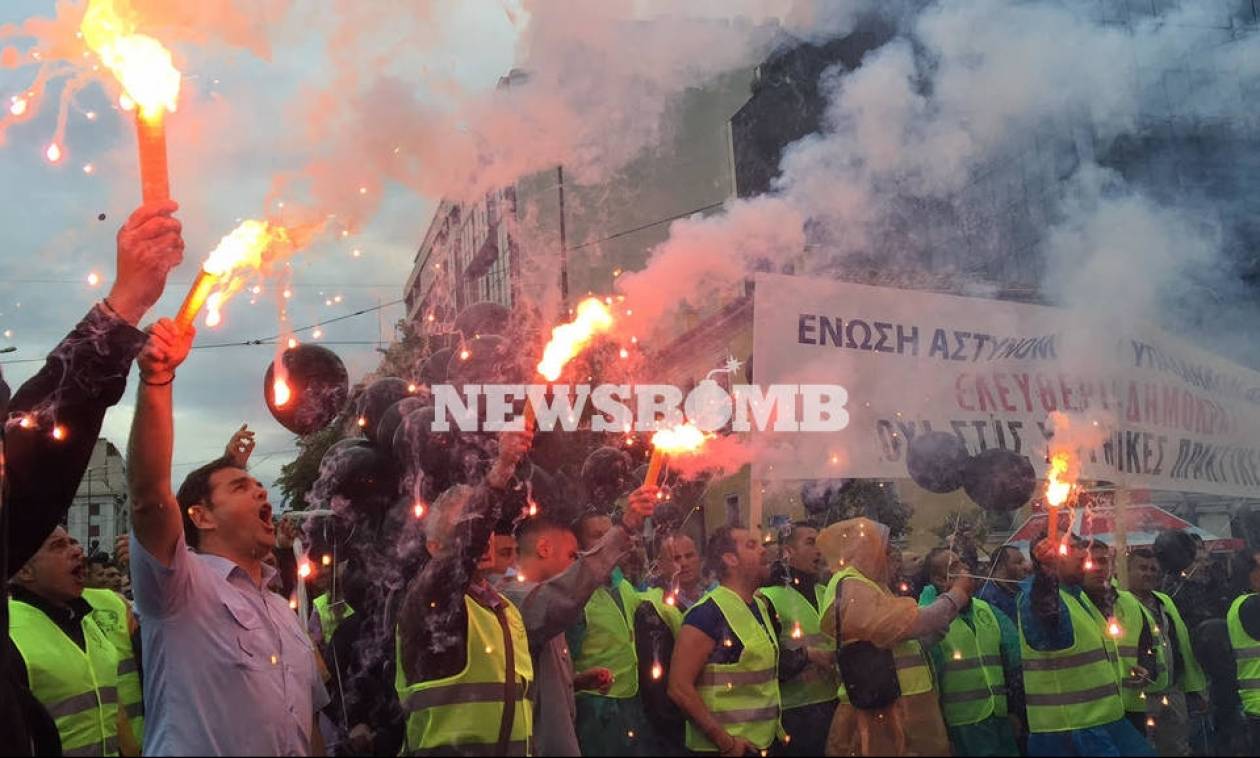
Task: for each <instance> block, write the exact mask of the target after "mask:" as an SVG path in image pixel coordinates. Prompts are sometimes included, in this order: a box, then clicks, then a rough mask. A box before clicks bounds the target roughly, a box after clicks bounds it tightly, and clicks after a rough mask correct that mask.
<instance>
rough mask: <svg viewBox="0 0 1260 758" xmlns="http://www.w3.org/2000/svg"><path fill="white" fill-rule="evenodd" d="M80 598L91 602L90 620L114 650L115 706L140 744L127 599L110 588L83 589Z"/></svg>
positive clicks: (139, 701) (139, 698)
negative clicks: (115, 672)
mask: <svg viewBox="0 0 1260 758" xmlns="http://www.w3.org/2000/svg"><path fill="white" fill-rule="evenodd" d="M83 599H84V600H86V601H88V604H89V605H91V606H92V620H93V621H95V622H96V626H97V628H99V629H100V630H101V632H103V633H104V634H105V636H106V637H107V638H108V639H109V641H110V643H111V644H113V646H114V649H115V650H116V651H118V707H119V708H122V709H123V711H124V713H125V714H126V716H127V724H128V725H129V726H130V727H131V734H132V736H133V737H135V738H136V744H137V745H143V744H144V689H143V687H142V686H141V685H142V683H141V681H140V666H139V665H138V663H139V662H138V661H137V660H136V653H135V648H133V647H132V646H131V611H130V609H129V608H128V607H127V601H126V600H124V599H123V598H122V596H121V595H119V594H118V593H117V592H114V591H113V590H102V589H90V588H89V589H85V590H83Z"/></svg>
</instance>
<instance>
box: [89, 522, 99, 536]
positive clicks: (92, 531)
mask: <svg viewBox="0 0 1260 758" xmlns="http://www.w3.org/2000/svg"><path fill="white" fill-rule="evenodd" d="M100 536H101V527H100V526H98V525H97V524H88V538H89V539H91V538H92V537H100Z"/></svg>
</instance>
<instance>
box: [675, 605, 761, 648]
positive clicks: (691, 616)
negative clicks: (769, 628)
mask: <svg viewBox="0 0 1260 758" xmlns="http://www.w3.org/2000/svg"><path fill="white" fill-rule="evenodd" d="M748 610H750V611H752V614H753V618H755V619H757V622H758V623H760V624H764V623H765V620H764V619H762V617H761V609H760V608H758V607H757V603H756V601H754V602H752V603H749V604H748ZM683 624H685V625H687V626H694V627H695V628H697V629H699V630H700V631H702V632H704V633H705V634H706V635H707V636H708V637H709V639H711V640H713V641H714V642H715V643H717V645H716V646H715V647H714V648H713V652H712V653H710V654H709V663H717V664H723V663H737V662H738V661H739V657H740V656H741V655H743V654H744V643H743V642H742V641H741V640H740V639H739V635H737V634H735V631H734V630H733V629H731V627H730V624H727V623H726V616H723V615H722V609H721V608H719V607H718V604H717V601H715V600H714V599H713V598H709V599H708V600H705V601H704V602H703V603H700V604H699V605H697V606H695V607H693V608H692V609H690V610H689V611H687V617H686V618H685V619H683ZM728 642H729V643H730V644H727V643H728Z"/></svg>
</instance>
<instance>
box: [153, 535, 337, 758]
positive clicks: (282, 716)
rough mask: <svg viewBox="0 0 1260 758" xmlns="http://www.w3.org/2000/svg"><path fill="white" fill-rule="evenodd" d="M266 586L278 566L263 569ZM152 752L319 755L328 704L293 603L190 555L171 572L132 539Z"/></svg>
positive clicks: (229, 566) (180, 549)
mask: <svg viewBox="0 0 1260 758" xmlns="http://www.w3.org/2000/svg"><path fill="white" fill-rule="evenodd" d="M263 572H264V573H263V587H264V588H265V587H266V585H267V582H268V581H270V579H271V577H272V576H273V575H274V574H275V569H273V568H271V567H270V566H266V565H264V566H263ZM131 587H132V592H133V594H134V596H135V605H136V613H137V615H138V616H139V617H140V620H141V624H140V633H141V640H142V641H143V648H142V654H143V664H144V707H145V720H144V732H145V735H144V754H145V755H310V754H311V723H312V721H313V716H314V714H315V712H316V711H317V710H319V709H321V708H323V707H324V706H325V705H327V704H328V701H329V698H328V692H327V690H325V689H324V685H323V682H322V681H321V680H320V676H319V671H318V669H317V667H316V665H315V648H314V646H313V645H312V644H311V641H310V639H309V638H308V637H307V635H306V632H305V630H303V629H302V625H301V623H300V622H299V621H298V618H297V615H296V614H294V613H293V611H292V610H290V609H289V604H288V602H287V601H285V600H284V599H283V598H281V597H280V596H279V595H277V594H275V593H274V592H271V591H270V590H267V589H264V588H259V587H258V586H257V585H255V584H254V583H253V582H252V581H251V580H250V578H249V576H248V575H246V573H245V572H244V571H243V570H242V569H241V568H240V567H239V566H237V565H236V564H235V563H233V562H232V561H229V560H227V559H226V558H221V557H219V556H215V555H203V554H200V553H195V552H193V551H192V550H190V549H188V547H187V545H186V544H185V543H184V539H183V537H180V540H179V544H178V545H177V546H176V548H175V557H174V559H173V560H172V561H171V566H170V567H169V568H167V567H165V566H163V565H162V564H161V563H160V562H159V561H158V560H157V559H156V558H154V557H153V556H152V555H150V554H149V553H148V551H146V550H145V549H144V547H143V546H141V545H140V543H139V541H138V540H136V538H135V536H134V535H133V536H132V538H131Z"/></svg>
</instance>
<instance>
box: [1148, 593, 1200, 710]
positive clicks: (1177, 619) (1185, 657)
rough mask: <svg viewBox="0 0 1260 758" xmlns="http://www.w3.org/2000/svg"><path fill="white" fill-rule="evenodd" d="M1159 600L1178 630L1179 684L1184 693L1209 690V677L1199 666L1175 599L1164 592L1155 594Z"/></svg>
mask: <svg viewBox="0 0 1260 758" xmlns="http://www.w3.org/2000/svg"><path fill="white" fill-rule="evenodd" d="M1154 594H1155V597H1156V598H1157V599H1158V600H1159V604H1160V605H1162V606H1164V613H1167V614H1168V618H1170V619H1172V623H1173V627H1174V628H1175V629H1176V630H1177V649H1178V650H1180V651H1181V661H1182V663H1183V664H1184V665H1183V667H1182V672H1181V675H1182V679H1181V681H1180V682H1177V684H1178V685H1180V687H1181V691H1182V692H1203V691H1204V690H1206V689H1207V675H1206V674H1204V673H1203V667H1202V666H1200V665H1199V659H1198V657H1197V656H1195V654H1194V646H1193V645H1191V644H1190V632H1189V630H1187V629H1186V622H1185V621H1184V620H1183V619H1182V618H1181V611H1179V610H1177V604H1176V603H1174V602H1173V599H1172V598H1171V597H1169V596H1168V595H1165V594H1164V593H1162V592H1156V593H1154Z"/></svg>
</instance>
